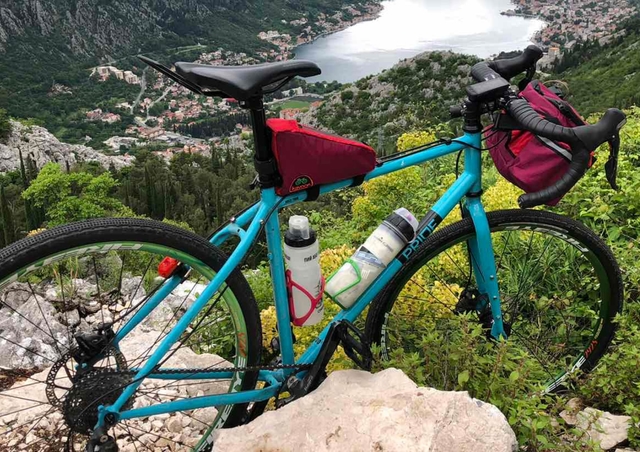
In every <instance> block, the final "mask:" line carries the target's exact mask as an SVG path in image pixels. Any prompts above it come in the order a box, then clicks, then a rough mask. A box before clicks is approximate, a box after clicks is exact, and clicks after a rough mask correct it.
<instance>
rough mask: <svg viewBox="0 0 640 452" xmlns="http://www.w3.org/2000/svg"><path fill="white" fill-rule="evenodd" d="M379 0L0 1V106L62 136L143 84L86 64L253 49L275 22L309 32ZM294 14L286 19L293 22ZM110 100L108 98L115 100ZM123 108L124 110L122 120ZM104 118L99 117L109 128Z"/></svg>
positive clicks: (134, 64)
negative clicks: (97, 73) (102, 78)
mask: <svg viewBox="0 0 640 452" xmlns="http://www.w3.org/2000/svg"><path fill="white" fill-rule="evenodd" d="M376 2H377V0H366V1H348V0H301V1H288V0H269V1H265V0H188V1H177V0H158V1H156V0H141V1H138V2H130V1H124V0H115V1H101V0H82V1H71V0H55V1H41V0H34V1H31V0H29V1H27V0H9V1H8V2H6V1H5V2H2V4H1V5H0V74H2V81H1V82H0V106H1V107H2V108H4V109H6V110H7V111H8V113H9V114H10V115H11V116H13V117H16V118H37V119H38V120H39V122H40V123H41V124H43V125H46V126H47V127H48V128H50V129H51V131H52V132H53V133H55V134H56V135H57V136H59V137H64V135H65V134H64V130H63V128H64V127H65V126H68V125H69V124H71V123H73V122H74V121H76V122H77V120H78V119H82V114H81V111H82V110H92V109H94V108H97V107H100V106H101V104H102V103H103V102H107V101H109V100H117V101H119V102H123V101H130V102H131V101H133V99H135V98H136V95H137V94H138V93H139V92H141V87H140V86H138V85H135V84H132V85H130V84H126V83H123V82H122V81H118V80H114V79H110V80H107V81H106V82H104V83H96V81H95V80H90V79H89V75H90V73H91V68H92V67H93V66H96V65H98V64H106V63H110V64H115V65H117V66H119V67H120V68H122V69H125V70H132V71H133V72H134V73H136V74H137V75H138V76H139V77H141V78H142V75H143V73H142V71H143V69H144V65H143V64H142V63H140V61H139V60H137V58H136V55H138V54H141V53H146V54H148V55H153V56H155V57H165V58H168V57H170V58H171V61H177V60H185V61H193V60H195V59H197V58H198V56H199V55H200V54H202V53H203V52H206V51H215V50H217V49H219V48H223V49H224V50H225V51H232V52H245V53H246V54H248V55H256V54H257V53H258V51H260V50H263V51H268V50H270V49H276V47H275V46H274V45H272V44H270V43H268V42H266V41H264V40H261V39H259V38H258V33H260V32H263V31H267V30H275V31H278V32H281V33H289V34H290V35H291V36H292V37H294V42H295V37H297V36H303V37H306V36H309V34H310V33H311V35H310V36H316V35H317V34H318V33H321V32H323V31H324V30H325V28H324V27H322V26H319V25H318V24H317V21H318V17H320V16H322V17H323V18H324V19H323V20H324V21H325V23H328V24H329V25H331V24H333V23H337V22H338V20H337V19H336V18H335V17H334V16H335V14H336V13H337V12H340V17H341V18H342V19H343V20H349V19H350V18H351V15H350V13H349V12H348V11H346V10H342V8H343V7H344V6H345V5H353V6H354V7H355V8H359V9H364V6H363V5H365V4H367V5H369V4H373V3H376ZM292 22H293V23H292ZM112 103H113V102H112ZM129 119H130V118H123V123H126V122H127V121H128V120H129ZM108 127H109V125H105V128H108Z"/></svg>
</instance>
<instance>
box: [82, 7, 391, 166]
mask: <svg viewBox="0 0 640 452" xmlns="http://www.w3.org/2000/svg"><path fill="white" fill-rule="evenodd" d="M363 6H364V7H363V10H358V9H356V8H354V7H353V6H346V7H344V8H343V9H342V11H339V12H337V13H335V14H334V15H332V16H326V15H324V14H322V13H321V14H319V15H318V18H317V21H316V22H315V23H314V24H311V23H309V21H308V19H307V18H306V17H302V18H300V19H297V20H294V21H291V22H289V25H293V26H295V27H303V28H302V31H301V33H300V34H298V35H297V36H291V35H290V34H287V33H279V32H278V31H276V30H268V31H264V32H260V33H259V34H258V38H259V39H261V40H263V41H265V42H266V43H268V44H269V47H271V48H270V49H269V50H265V51H261V52H257V53H256V56H255V57H252V56H249V55H247V54H246V53H236V52H232V51H227V50H224V49H222V48H219V49H217V50H215V51H213V52H204V53H202V54H200V56H199V57H198V59H197V60H196V61H195V62H196V63H202V64H211V65H243V64H256V63H261V62H264V61H283V60H287V59H290V58H292V57H293V49H294V48H295V47H296V46H298V45H301V44H305V43H308V42H311V41H313V40H314V39H316V38H318V37H319V36H322V35H325V34H329V33H334V32H336V31H339V30H342V29H345V28H347V27H349V26H351V25H353V24H355V23H357V22H361V21H365V20H371V19H374V18H375V17H377V15H378V13H379V12H380V10H381V9H382V7H381V5H380V4H379V3H377V2H374V3H367V4H364V5H363ZM283 23H284V24H285V25H286V24H287V23H286V21H283ZM140 69H141V68H134V70H137V71H138V72H140ZM90 77H91V78H93V79H95V80H97V81H98V82H104V81H106V80H109V79H110V78H112V77H114V78H115V79H117V80H121V81H122V82H124V83H128V84H131V85H139V86H140V95H139V96H138V99H136V100H135V101H133V100H132V101H131V102H120V103H118V104H116V105H115V108H114V111H103V109H101V108H97V109H95V110H92V111H88V112H86V113H85V120H86V121H101V122H103V123H106V124H114V123H117V122H118V121H121V119H122V117H121V114H122V113H124V112H128V113H130V114H133V115H134V116H135V124H134V125H131V126H129V127H127V128H126V132H125V135H124V136H112V137H110V138H109V139H107V140H105V141H104V142H103V144H104V145H105V147H106V149H108V150H110V151H111V152H113V153H122V154H124V155H127V153H128V152H129V151H130V149H132V148H134V147H139V146H145V145H146V146H148V145H150V144H151V145H152V146H153V147H154V148H157V150H155V151H153V152H154V153H155V154H156V155H158V156H160V157H162V158H164V159H166V160H170V159H171V158H172V157H173V155H175V154H176V153H180V152H188V153H199V154H204V155H210V153H211V150H212V148H213V147H217V146H225V147H229V148H236V149H246V146H245V142H246V140H248V139H249V137H250V131H251V129H250V127H249V120H248V117H247V115H246V114H245V112H244V111H243V110H242V109H241V108H240V107H239V105H238V102H237V101H236V100H235V99H233V98H226V99H219V98H212V97H208V98H202V97H200V98H197V97H194V96H193V94H192V93H191V92H190V91H189V90H187V89H186V88H184V87H182V86H180V85H178V84H175V83H173V82H172V81H171V80H169V79H168V78H167V77H164V76H162V75H159V74H156V73H153V72H152V71H150V72H148V75H147V77H148V78H147V79H146V80H144V75H142V74H141V75H140V76H138V75H136V74H135V73H134V72H133V71H130V70H122V69H119V68H118V67H116V66H114V65H105V66H98V67H96V68H93V69H92V71H91V74H90ZM149 78H150V79H152V80H153V82H152V83H151V84H149V83H148V82H147V80H149ZM278 97H279V98H276V99H273V100H272V101H271V102H269V103H270V104H271V105H272V107H275V109H276V110H277V111H278V112H279V116H280V117H281V118H286V119H293V118H296V117H297V116H298V115H300V114H301V113H303V112H304V111H306V110H307V109H308V108H309V107H312V106H318V105H319V103H321V102H322V100H323V96H322V95H319V94H314V93H305V92H304V90H303V88H302V87H296V88H292V89H289V90H285V91H282V92H281V93H280V94H279V96H278ZM156 105H161V106H164V107H165V108H164V109H163V110H162V111H160V112H157V111H154V108H153V107H154V106H156ZM224 117H231V118H237V119H238V122H237V123H233V124H229V123H227V124H226V125H227V127H226V128H225V132H224V133H222V134H219V135H215V136H213V137H207V138H206V139H203V138H197V137H194V136H189V135H190V134H188V133H184V131H185V130H190V129H193V128H194V127H195V128H197V127H198V123H199V120H202V119H204V118H224ZM87 138H89V137H87Z"/></svg>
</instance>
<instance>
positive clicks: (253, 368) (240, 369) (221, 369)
mask: <svg viewBox="0 0 640 452" xmlns="http://www.w3.org/2000/svg"><path fill="white" fill-rule="evenodd" d="M312 366H313V364H271V365H265V366H244V367H217V368H214V369H207V368H206V367H205V368H201V369H193V368H192V369H157V370H153V371H151V373H150V375H152V374H153V375H157V374H160V375H162V374H187V375H192V374H199V373H207V372H208V373H224V372H259V371H261V370H287V369H293V370H308V369H310V368H311V367H312ZM100 372H102V373H117V374H125V373H129V374H132V375H134V376H135V375H136V374H137V373H138V371H135V370H128V371H117V370H110V369H100ZM146 378H149V377H148V376H147V377H143V379H146Z"/></svg>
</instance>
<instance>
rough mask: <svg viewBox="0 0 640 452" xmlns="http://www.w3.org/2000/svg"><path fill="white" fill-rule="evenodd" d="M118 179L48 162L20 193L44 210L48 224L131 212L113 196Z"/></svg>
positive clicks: (105, 174) (129, 213)
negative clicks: (68, 171)
mask: <svg viewBox="0 0 640 452" xmlns="http://www.w3.org/2000/svg"><path fill="white" fill-rule="evenodd" d="M116 185H117V182H116V181H115V180H114V179H113V177H112V176H111V174H110V173H109V172H104V173H102V174H100V175H99V176H94V175H92V174H89V173H86V172H71V173H65V172H63V171H62V169H61V168H60V166H59V165H57V164H55V163H47V164H46V165H45V166H44V167H43V168H42V170H41V171H40V174H38V177H37V178H36V179H35V180H33V181H32V182H31V185H30V186H29V188H27V189H26V190H25V191H24V192H23V194H22V196H23V198H24V199H25V201H28V202H29V203H31V205H32V206H33V207H35V208H41V209H43V210H44V212H45V218H46V220H47V225H48V226H56V225H60V224H66V223H70V222H72V221H79V220H84V219H87V218H99V217H105V216H113V215H120V216H126V215H129V216H130V215H132V214H133V212H131V210H130V209H128V208H127V207H126V206H125V205H124V204H122V202H120V200H118V199H117V198H116V197H115V196H114V191H115V187H116Z"/></svg>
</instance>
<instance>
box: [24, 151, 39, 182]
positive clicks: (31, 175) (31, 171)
mask: <svg viewBox="0 0 640 452" xmlns="http://www.w3.org/2000/svg"><path fill="white" fill-rule="evenodd" d="M26 163H27V181H28V183H31V181H32V180H34V179H35V178H36V177H38V172H39V171H38V166H37V165H36V162H35V161H34V160H33V159H32V158H31V156H27V162H26Z"/></svg>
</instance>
